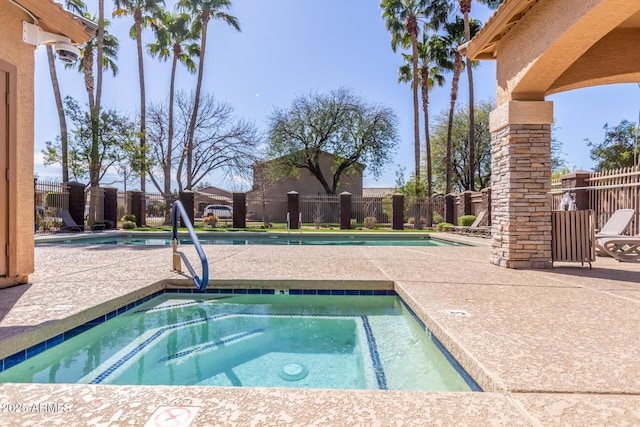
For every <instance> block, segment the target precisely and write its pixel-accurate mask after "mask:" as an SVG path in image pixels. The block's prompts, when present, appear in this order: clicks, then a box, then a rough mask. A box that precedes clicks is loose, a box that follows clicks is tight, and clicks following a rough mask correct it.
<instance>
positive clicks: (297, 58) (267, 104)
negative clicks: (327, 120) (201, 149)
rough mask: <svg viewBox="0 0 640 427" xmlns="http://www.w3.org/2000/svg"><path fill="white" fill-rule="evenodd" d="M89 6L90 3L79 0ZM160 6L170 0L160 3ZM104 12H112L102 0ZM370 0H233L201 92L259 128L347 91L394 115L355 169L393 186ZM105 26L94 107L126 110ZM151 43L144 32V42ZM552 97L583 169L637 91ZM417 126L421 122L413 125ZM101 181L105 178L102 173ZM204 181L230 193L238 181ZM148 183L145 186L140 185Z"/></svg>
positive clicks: (131, 103)
mask: <svg viewBox="0 0 640 427" xmlns="http://www.w3.org/2000/svg"><path fill="white" fill-rule="evenodd" d="M87 3H88V4H89V7H90V10H91V11H92V12H94V13H95V12H97V1H95V0H88V1H87ZM166 3H167V5H173V3H174V2H173V1H171V0H167V2H166ZM105 4H106V8H107V11H108V12H107V13H110V11H111V10H112V3H111V1H110V0H107V1H106V2H105ZM378 4H379V2H378V1H370V0H349V1H345V0H323V1H309V0H272V1H269V2H265V1H258V0H234V1H233V9H232V11H231V13H232V14H233V15H235V16H236V17H238V19H239V21H240V25H241V28H242V31H241V32H237V31H235V30H233V29H232V28H231V27H229V26H227V25H226V24H223V23H221V22H214V23H213V24H212V25H211V26H210V30H209V31H210V32H209V38H208V41H207V53H206V59H205V76H204V80H203V88H205V89H206V90H207V91H208V92H210V93H212V94H213V95H215V96H216V97H217V98H218V99H219V100H222V101H226V102H228V103H230V104H231V105H232V106H234V108H235V110H236V113H237V115H238V116H240V117H244V118H246V119H249V120H251V121H253V122H254V123H255V124H256V126H257V127H258V128H260V129H262V130H266V125H267V118H268V116H269V114H270V113H271V112H272V111H273V109H274V108H275V107H287V106H288V105H289V104H290V103H291V101H292V99H293V98H294V97H295V96H296V95H300V94H305V93H308V92H310V91H318V92H326V91H330V90H332V89H337V88H339V87H346V88H351V89H352V90H353V91H354V92H355V93H357V94H359V95H361V96H362V97H363V98H365V99H366V100H368V101H369V102H372V103H380V104H384V105H386V106H388V107H391V108H392V109H393V110H394V111H395V113H396V114H397V116H398V118H399V134H400V143H399V147H398V150H397V152H396V153H395V155H394V157H393V160H392V162H391V163H390V164H389V165H388V166H387V167H386V168H385V170H384V172H383V174H382V176H380V177H379V178H378V179H377V180H376V179H375V178H374V177H373V176H370V175H365V179H364V185H365V187H393V185H394V183H395V172H396V170H398V165H402V166H405V167H406V169H407V171H410V170H411V169H412V165H413V128H412V96H411V90H410V86H409V85H407V84H398V83H397V69H398V66H399V65H400V64H401V63H402V60H401V57H400V54H399V53H393V51H392V50H391V47H390V35H389V33H388V32H387V31H386V29H385V27H384V22H383V20H382V18H381V10H380V8H379V5H378ZM491 13H492V12H491V11H489V10H488V9H487V8H485V7H484V6H482V5H478V4H475V3H474V6H473V9H472V16H474V17H475V18H477V19H479V20H481V21H482V22H484V21H486V19H487V18H488V17H489V16H490V14H491ZM111 21H112V27H111V32H112V33H114V34H116V35H117V36H118V37H120V46H121V47H120V54H119V61H118V65H119V67H120V72H119V74H118V76H116V77H115V78H113V77H111V75H110V74H108V75H106V79H105V83H104V89H103V105H105V106H108V107H115V108H117V109H119V110H124V111H128V112H130V113H131V114H136V112H137V111H138V108H139V107H138V106H139V95H138V94H139V89H138V77H137V76H138V74H137V57H136V50H135V41H134V40H133V39H130V38H129V37H128V30H129V27H130V26H131V23H132V21H131V19H130V18H128V17H126V18H120V19H111ZM150 41H151V34H150V31H147V32H146V33H145V44H146V43H149V42H150ZM47 67H48V66H47V60H46V52H45V49H44V48H43V47H40V48H38V49H37V50H36V82H35V91H36V112H35V123H36V128H35V161H36V173H37V174H38V175H39V176H40V177H43V178H45V177H46V178H52V179H61V171H60V167H59V166H57V165H52V166H48V167H44V166H42V156H41V155H40V151H41V150H42V149H43V148H44V142H45V141H47V140H53V139H54V138H55V136H56V135H57V134H58V133H59V125H58V121H57V116H56V114H55V102H54V99H53V92H52V90H51V80H50V78H49V73H48V68H47ZM145 71H146V88H147V100H148V102H153V101H161V100H164V99H166V98H167V97H168V92H169V76H170V64H169V63H160V62H159V61H158V60H156V59H153V58H151V57H149V56H147V57H146V58H145ZM58 73H59V77H60V83H61V91H62V94H63V96H66V95H71V96H73V97H75V98H76V99H78V100H80V101H81V102H83V103H84V102H86V99H87V95H86V92H85V90H84V85H83V79H82V75H81V74H80V73H78V72H76V71H73V70H65V69H64V67H63V66H62V64H61V63H58ZM177 82H178V86H179V88H181V89H184V90H187V91H189V90H192V89H193V88H195V82H196V76H195V75H192V74H189V73H187V72H186V71H185V70H184V69H179V71H178V77H177ZM474 82H475V98H476V101H479V100H493V99H495V62H494V61H482V62H481V65H480V67H479V68H478V69H476V70H474ZM449 84H450V77H449V78H448V79H447V83H446V84H445V86H444V87H443V88H437V89H435V90H434V91H433V92H432V95H431V109H430V111H431V114H433V115H435V114H439V113H440V112H441V111H443V110H444V109H446V108H447V107H448V103H449V90H450V87H449ZM467 97H468V91H467V85H466V78H462V79H461V80H460V94H459V97H458V102H459V103H465V104H466V101H467V99H468V98H467ZM547 100H549V101H553V102H554V117H555V119H556V123H555V125H556V130H557V132H556V137H557V138H558V139H559V140H560V141H561V142H562V143H563V151H564V152H565V153H566V158H567V161H568V162H569V165H570V166H571V167H572V168H577V169H586V170H588V169H590V168H591V167H592V166H593V162H592V161H591V159H590V157H589V149H588V147H587V145H586V143H585V142H584V140H585V138H588V139H590V140H592V141H595V142H599V141H601V140H602V137H603V131H602V127H603V125H604V124H605V123H609V124H610V125H617V124H618V123H619V122H620V121H621V120H622V119H628V120H630V121H632V122H636V121H637V120H638V111H639V108H640V88H638V85H636V84H633V85H631V84H627V85H611V86H601V87H595V88H587V89H581V90H576V91H572V92H567V93H562V94H557V95H553V96H549V97H547ZM421 128H422V125H421ZM105 181H109V179H106V180H105ZM208 181H209V182H210V183H211V184H213V185H217V186H222V187H227V188H231V189H233V190H241V189H246V188H247V184H246V183H244V184H243V183H233V182H222V181H221V178H219V177H217V176H215V175H214V176H212V177H210V179H208ZM151 188H152V186H151V185H150V184H147V189H148V190H150V189H151Z"/></svg>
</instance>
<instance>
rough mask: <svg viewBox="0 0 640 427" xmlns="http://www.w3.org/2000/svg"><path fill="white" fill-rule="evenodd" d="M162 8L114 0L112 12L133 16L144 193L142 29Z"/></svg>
mask: <svg viewBox="0 0 640 427" xmlns="http://www.w3.org/2000/svg"><path fill="white" fill-rule="evenodd" d="M161 5H162V6H164V0H115V6H116V10H114V11H113V16H114V17H121V16H128V15H130V16H133V26H132V27H131V30H130V31H129V35H130V36H131V38H135V39H136V45H137V48H138V80H139V82H140V152H141V158H140V160H141V165H140V191H142V192H143V193H144V192H145V182H146V167H147V166H146V162H145V154H144V153H145V146H146V139H145V138H146V130H147V115H146V112H147V104H146V93H145V87H144V63H143V58H144V55H143V50H142V27H145V26H146V25H147V24H149V23H151V22H153V15H154V14H155V13H156V12H157V11H158V9H159V7H160V6H161Z"/></svg>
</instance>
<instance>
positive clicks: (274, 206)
mask: <svg viewBox="0 0 640 427" xmlns="http://www.w3.org/2000/svg"><path fill="white" fill-rule="evenodd" d="M34 182H35V192H34V194H35V196H34V197H35V213H34V215H35V229H36V233H38V234H45V233H55V232H59V231H63V229H64V226H63V223H62V220H61V218H60V215H59V211H60V210H61V209H62V210H67V211H68V210H69V203H70V202H69V188H70V187H69V184H65V183H60V182H53V181H44V180H37V179H36V180H35V181H34ZM72 185H75V186H78V185H79V186H80V190H79V191H80V199H82V191H83V190H82V185H80V184H73V183H72ZM74 188H75V187H74ZM75 191H76V190H75V189H74V192H75ZM111 191H115V189H112V190H111ZM91 193H92V191H91V190H90V189H87V190H85V195H84V200H82V201H81V202H74V203H76V204H77V203H83V205H82V206H80V210H81V211H80V212H84V218H83V219H84V222H85V223H87V224H89V222H90V221H89V216H90V215H91V213H90V209H89V207H90V205H91V198H92V196H91ZM74 194H75V193H74ZM185 194H186V196H185ZM185 194H183V197H187V198H189V197H192V198H193V199H192V202H193V203H192V205H193V211H194V222H195V225H196V226H199V227H210V226H218V227H220V226H222V227H232V226H233V221H232V219H231V218H229V217H225V218H216V219H215V221H214V222H212V221H211V216H207V215H205V212H206V211H207V210H209V211H210V210H211V209H212V208H214V207H218V206H220V205H222V206H225V207H231V209H233V196H232V194H231V193H229V194H227V195H225V194H208V193H203V192H197V191H196V192H194V193H185ZM93 197H94V198H95V200H94V201H93V203H95V209H94V210H95V212H94V214H95V217H94V218H93V220H94V221H103V220H104V221H105V222H106V220H107V218H105V217H104V216H103V211H104V210H105V202H104V199H105V191H104V189H102V188H98V189H95V190H94V196H93ZM135 197H137V200H138V201H139V202H138V203H137V206H138V211H137V212H138V214H139V215H140V216H141V217H142V218H139V219H138V218H137V220H136V222H137V223H138V225H144V226H147V227H158V228H159V227H169V226H170V225H171V210H172V208H173V204H174V202H175V201H176V200H178V199H180V198H181V195H178V194H177V193H171V194H161V193H153V192H148V193H144V194H143V193H140V192H135V191H134V192H128V193H127V194H122V193H120V194H117V196H116V199H114V200H115V202H114V203H116V204H117V208H118V209H117V214H116V215H117V218H114V219H109V221H112V222H119V221H122V219H123V216H124V215H125V214H131V213H132V209H133V206H134V205H136V204H135V203H133V202H132V200H133V199H134V198H135ZM245 202H246V204H245V209H246V213H247V215H246V227H247V228H286V227H287V218H288V215H289V214H290V213H289V212H288V209H287V208H288V198H287V195H280V196H276V197H265V196H260V195H257V194H255V193H247V194H246V198H245ZM183 203H184V201H183ZM208 207H209V209H208ZM77 209H78V207H76V210H77ZM227 209H228V208H227ZM298 209H299V218H296V221H295V222H296V223H297V219H300V220H301V225H302V228H339V227H340V196H339V195H327V194H301V195H299V198H298ZM444 210H445V202H444V197H443V196H434V197H432V198H431V199H426V198H423V199H419V200H416V199H415V198H405V201H404V211H403V222H404V224H405V228H425V227H427V226H430V225H431V224H435V223H437V222H440V221H442V217H443V216H444ZM392 217H393V206H392V197H391V195H387V196H384V197H380V196H376V197H365V196H360V195H353V196H351V223H350V226H351V228H367V229H371V228H391V220H392ZM416 218H419V220H416ZM82 225H84V223H83V224H82ZM113 226H114V227H115V226H116V225H115V224H113Z"/></svg>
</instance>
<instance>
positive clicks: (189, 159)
mask: <svg viewBox="0 0 640 427" xmlns="http://www.w3.org/2000/svg"><path fill="white" fill-rule="evenodd" d="M200 18H201V20H202V40H201V42H200V63H199V64H198V80H197V83H196V94H195V100H194V103H193V113H192V114H191V121H190V122H189V132H188V133H187V186H186V188H187V190H191V185H192V175H193V138H194V134H195V129H196V119H197V118H198V109H199V108H200V91H201V90H202V74H203V71H204V54H205V52H206V50H207V26H208V24H209V15H208V14H206V13H205V12H203V13H202V15H201V17H200Z"/></svg>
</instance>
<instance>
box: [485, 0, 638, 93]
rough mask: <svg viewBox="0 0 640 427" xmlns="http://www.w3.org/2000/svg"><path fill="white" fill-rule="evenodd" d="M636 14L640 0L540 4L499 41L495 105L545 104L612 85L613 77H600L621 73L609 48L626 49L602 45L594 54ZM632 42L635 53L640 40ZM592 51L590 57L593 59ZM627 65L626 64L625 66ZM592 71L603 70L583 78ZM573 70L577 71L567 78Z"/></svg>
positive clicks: (572, 1)
mask: <svg viewBox="0 0 640 427" xmlns="http://www.w3.org/2000/svg"><path fill="white" fill-rule="evenodd" d="M638 10H640V2H638V1H636V0H562V1H544V2H538V3H536V4H535V5H534V6H533V7H532V8H531V10H529V11H528V12H527V13H526V14H525V15H524V17H523V18H522V19H521V20H520V21H518V23H517V25H515V26H514V27H513V28H511V29H510V30H509V31H508V32H507V33H506V34H505V35H504V37H503V38H502V39H501V40H500V42H499V45H498V55H499V59H498V64H497V93H496V97H497V99H496V100H497V104H498V105H501V104H503V103H505V102H507V101H509V100H520V101H541V100H544V96H545V95H546V94H549V93H555V92H559V91H561V90H568V89H572V88H575V87H586V86H593V85H595V84H602V83H610V82H612V80H611V79H609V80H604V79H602V78H603V77H604V75H606V76H612V75H617V74H619V72H618V71H616V70H615V69H614V68H615V67H614V66H613V65H615V64H614V63H612V62H611V61H607V60H606V57H607V55H610V54H611V50H608V49H607V48H611V47H615V49H614V51H615V50H617V51H618V52H624V51H625V49H624V48H622V49H621V46H615V44H613V45H612V44H611V43H609V44H608V45H604V46H602V45H600V48H598V46H595V48H596V50H597V52H594V51H591V50H592V48H594V45H597V43H598V42H599V41H600V40H602V39H604V38H605V37H606V36H607V34H609V33H610V32H612V31H613V30H615V29H616V28H617V27H618V26H620V25H622V24H623V23H624V22H625V21H626V20H627V19H629V17H630V16H632V15H633V14H635V13H636V12H637V11H638ZM626 33H627V34H628V33H629V31H628V30H627V31H626ZM625 39H628V35H625V34H620V36H619V37H615V38H614V39H612V41H614V42H619V41H620V40H625ZM632 39H633V37H632ZM605 40H606V39H605ZM632 42H633V40H632ZM632 42H630V45H629V46H630V47H633V49H635V50H637V48H635V46H636V45H637V41H635V44H633V43H632ZM603 48H604V49H606V50H603ZM590 51H591V52H592V53H591V54H590V56H591V57H590V58H589V54H588V52H590ZM584 55H587V56H586V57H585V58H586V59H587V60H588V63H586V64H585V63H584V61H579V60H580V58H581V57H583V56H584ZM627 59H629V58H627ZM596 60H597V61H596ZM577 61H579V62H577ZM574 64H575V66H573V67H572V65H574ZM578 65H580V67H577V66H578ZM623 65H628V63H626V64H625V63H623V64H621V66H623ZM593 67H596V68H600V71H599V72H596V73H595V74H592V75H589V74H585V72H586V71H585V70H589V69H593ZM632 68H633V67H632ZM569 69H572V70H573V71H571V72H569V73H568V74H565V75H564V76H563V73H565V71H566V70H569ZM576 69H578V70H579V71H577V70H576ZM623 70H624V69H623V68H621V69H620V72H624V71H623ZM561 77H562V79H561V80H560V81H559V82H558V83H556V81H557V80H558V79H560V78H561ZM576 79H577V80H580V83H579V84H577V85H575V84H573V83H574V82H575V81H576ZM597 79H602V80H600V81H598V80H597ZM616 81H617V82H622V81H632V80H630V79H629V78H628V76H627V77H619V78H618V79H617V80H616ZM561 87H562V89H560V88H561Z"/></svg>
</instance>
